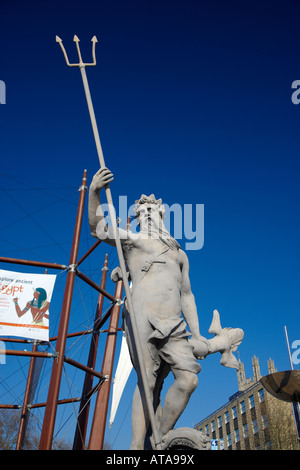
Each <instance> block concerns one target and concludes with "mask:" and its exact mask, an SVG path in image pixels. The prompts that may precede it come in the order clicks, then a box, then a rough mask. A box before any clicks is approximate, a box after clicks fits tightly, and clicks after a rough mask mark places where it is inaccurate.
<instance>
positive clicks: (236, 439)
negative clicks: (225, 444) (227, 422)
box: [234, 429, 240, 442]
mask: <svg viewBox="0 0 300 470" xmlns="http://www.w3.org/2000/svg"><path fill="white" fill-rule="evenodd" d="M234 432H235V442H240V432H239V430H238V429H236V430H235V431H234Z"/></svg>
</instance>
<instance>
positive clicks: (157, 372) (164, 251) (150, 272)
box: [89, 168, 243, 450]
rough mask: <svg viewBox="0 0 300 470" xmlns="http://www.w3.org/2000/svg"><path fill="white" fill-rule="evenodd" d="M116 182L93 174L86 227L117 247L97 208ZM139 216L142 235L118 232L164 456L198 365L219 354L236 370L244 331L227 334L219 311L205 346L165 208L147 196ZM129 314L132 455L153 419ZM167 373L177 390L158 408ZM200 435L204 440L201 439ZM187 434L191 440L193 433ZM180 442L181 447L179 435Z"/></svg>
mask: <svg viewBox="0 0 300 470" xmlns="http://www.w3.org/2000/svg"><path fill="white" fill-rule="evenodd" d="M111 181H113V175H112V173H111V172H110V171H109V170H108V169H107V168H103V169H100V170H99V171H98V172H97V173H96V174H95V176H94V178H93V180H92V183H91V185H90V191H89V223H90V229H91V234H92V235H93V236H94V237H99V238H101V239H103V240H104V241H105V242H107V243H109V244H111V245H114V244H115V240H114V236H113V234H112V231H111V228H110V227H108V226H107V225H106V222H105V219H104V214H103V211H102V209H101V202H100V190H101V189H102V188H103V187H105V185H106V184H108V183H110V182H111ZM135 210H136V217H137V218H138V222H139V225H140V231H139V232H138V233H133V232H131V231H130V230H129V231H125V230H123V229H121V228H118V230H119V236H120V240H121V243H122V249H123V253H124V259H125V262H126V264H127V268H128V275H129V276H130V281H131V282H132V287H131V290H132V293H131V295H132V304H133V307H134V312H135V316H136V322H137V327H138V331H139V338H140V342H141V346H142V351H143V357H144V362H145V368H146V372H147V378H148V383H149V388H150V391H151V395H152V397H153V406H154V410H155V416H156V420H157V425H158V431H159V434H160V438H161V440H162V443H164V442H165V445H166V448H169V447H170V442H171V441H172V440H173V441H174V439H172V432H173V433H174V432H175V431H174V430H173V428H174V425H175V423H176V422H177V420H178V418H179V417H180V416H181V414H182V412H183V411H184V409H185V407H186V405H187V403H188V401H189V398H190V396H191V394H192V393H193V391H194V390H195V388H196V387H197V384H198V378H197V374H198V373H199V372H200V370H201V367H200V365H199V364H198V362H197V359H204V358H205V357H206V356H207V355H208V354H212V353H215V352H220V353H221V354H222V358H221V364H222V365H224V366H227V367H234V368H238V364H237V360H236V358H235V357H234V355H233V354H232V352H233V351H235V350H236V348H237V347H238V345H239V344H240V342H241V341H242V338H243V331H242V330H240V329H232V328H223V329H222V328H221V324H220V318H219V314H218V312H217V311H216V310H215V311H214V314H213V320H212V324H211V327H210V329H209V332H210V333H212V334H214V335H215V336H214V337H213V338H212V339H206V338H205V337H203V336H202V335H201V334H200V330H199V322H198V315H197V308H196V304H195V299H194V295H193V293H192V290H191V284H190V279H189V262H188V258H187V255H186V254H185V252H184V251H183V250H182V249H181V247H180V245H179V244H178V243H177V241H176V240H175V239H174V238H173V237H172V236H171V235H170V234H169V233H168V232H167V230H166V228H165V226H164V222H163V213H164V207H163V205H162V202H161V200H156V198H155V197H154V195H151V196H149V197H148V196H145V195H143V196H142V197H141V198H140V199H139V200H138V201H136V209H135ZM114 275H115V276H117V275H118V273H116V272H115V273H114ZM124 310H125V313H124V327H125V332H126V337H127V342H128V346H129V351H130V355H131V359H132V363H133V366H134V368H135V370H136V373H137V377H138V383H137V387H136V390H135V393H134V397H133V403H132V442H131V449H135V450H139V449H144V448H145V438H146V435H147V429H148V426H149V417H148V414H147V409H146V406H145V403H144V399H143V388H142V384H141V377H140V373H139V369H138V367H137V358H136V352H135V346H134V339H133V337H132V329H131V324H130V317H129V315H128V312H127V311H126V308H125V309H124ZM187 327H188V328H189V331H188V330H187ZM170 371H172V374H173V376H174V383H173V384H172V385H171V387H170V388H169V390H168V391H167V394H166V396H165V400H164V404H163V406H161V403H160V393H161V389H162V385H163V382H164V379H165V378H166V377H167V375H168V374H169V372H170ZM182 429H183V430H184V429H186V428H182ZM196 433H198V434H199V431H196ZM183 434H184V433H183ZM188 434H191V430H190V431H189V432H188ZM175 437H176V439H177V440H178V430H176V436H175ZM176 439H175V440H176ZM150 441H151V438H150ZM200 441H201V442H204V444H203V445H199V448H207V441H205V439H204V441H203V439H202V438H201V439H200ZM200 441H199V442H200ZM168 446H169V447H168ZM195 446H196V447H197V444H195V445H192V447H195Z"/></svg>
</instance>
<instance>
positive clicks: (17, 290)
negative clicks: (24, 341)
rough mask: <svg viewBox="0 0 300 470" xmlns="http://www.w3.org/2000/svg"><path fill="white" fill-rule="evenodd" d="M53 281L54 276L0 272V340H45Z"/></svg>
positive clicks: (0, 270)
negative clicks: (0, 338)
mask: <svg viewBox="0 0 300 470" xmlns="http://www.w3.org/2000/svg"><path fill="white" fill-rule="evenodd" d="M55 280H56V276H55V275H49V274H32V273H18V272H14V271H4V270H2V269H0V337H1V336H18V337H22V338H30V339H36V340H43V341H48V340H49V316H50V311H49V307H50V303H51V297H52V293H53V289H54V284H55Z"/></svg>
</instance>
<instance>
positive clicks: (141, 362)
mask: <svg viewBox="0 0 300 470" xmlns="http://www.w3.org/2000/svg"><path fill="white" fill-rule="evenodd" d="M73 41H74V42H75V43H76V48H77V52H78V57H79V62H78V63H77V64H70V62H69V59H68V56H67V53H66V50H65V48H64V46H63V43H62V40H61V39H60V38H59V37H58V36H56V42H58V43H59V45H60V47H61V49H62V51H63V54H64V57H65V60H66V63H67V65H68V66H69V67H79V69H80V72H81V77H82V82H83V86H84V91H85V95H86V100H87V105H88V109H89V113H90V118H91V123H92V128H93V133H94V137H95V142H96V148H97V152H98V157H99V162H100V167H101V168H103V167H105V161H104V156H103V151H102V146H101V142H100V137H99V131H98V126H97V121H96V117H95V112H94V106H93V102H92V98H91V93H90V89H89V84H88V80H87V75H86V71H85V67H86V66H93V65H96V55H95V47H96V42H98V41H97V38H96V36H94V37H93V38H92V43H93V50H92V55H93V62H92V63H84V62H83V60H82V57H81V52H80V47H79V38H78V37H77V36H76V35H75V36H74V39H73ZM105 193H106V198H107V203H108V207H109V215H110V219H111V223H112V229H113V234H114V237H115V241H116V248H117V253H118V258H119V263H120V269H121V272H122V277H123V283H124V289H125V294H126V297H127V302H128V310H129V315H130V319H131V323H132V331H133V336H134V341H135V346H136V351H137V356H138V363H139V368H140V373H141V379H142V384H143V389H144V395H145V399H146V405H147V408H148V414H149V419H150V423H151V426H152V432H153V438H154V442H155V448H156V449H157V450H159V449H160V448H161V445H160V438H159V433H158V428H157V423H156V418H155V414H154V408H153V402H152V398H151V393H150V388H149V384H148V379H147V374H146V368H145V363H144V358H143V353H142V348H141V343H140V339H139V334H138V329H137V323H136V317H135V313H134V309H133V305H132V299H131V291H130V287H129V282H128V279H127V273H126V266H125V260H124V256H123V250H122V246H121V242H120V237H119V232H118V229H117V219H116V213H115V209H114V205H113V201H112V195H111V191H110V188H109V185H108V184H107V185H106V186H105Z"/></svg>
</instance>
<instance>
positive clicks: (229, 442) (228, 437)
mask: <svg viewBox="0 0 300 470" xmlns="http://www.w3.org/2000/svg"><path fill="white" fill-rule="evenodd" d="M227 442H228V447H230V446H231V445H232V442H231V434H230V433H229V434H227Z"/></svg>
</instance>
